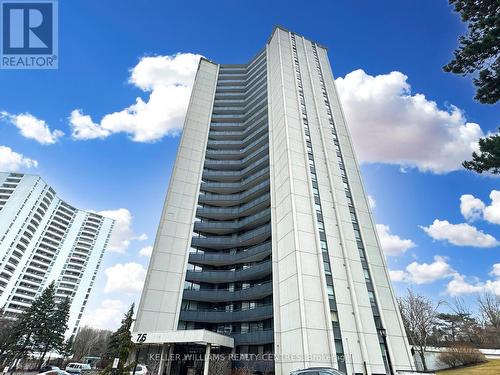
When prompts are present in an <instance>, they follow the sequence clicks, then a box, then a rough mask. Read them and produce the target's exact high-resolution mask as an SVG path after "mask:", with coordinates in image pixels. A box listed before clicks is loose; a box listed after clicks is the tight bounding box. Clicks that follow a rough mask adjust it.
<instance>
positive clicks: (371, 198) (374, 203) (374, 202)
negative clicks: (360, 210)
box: [368, 195, 377, 210]
mask: <svg viewBox="0 0 500 375" xmlns="http://www.w3.org/2000/svg"><path fill="white" fill-rule="evenodd" d="M368 204H369V205H370V208H371V209H372V210H373V209H375V207H377V202H376V201H375V198H373V197H372V196H371V195H369V196H368Z"/></svg>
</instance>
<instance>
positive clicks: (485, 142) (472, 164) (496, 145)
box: [462, 129, 500, 174]
mask: <svg viewBox="0 0 500 375" xmlns="http://www.w3.org/2000/svg"><path fill="white" fill-rule="evenodd" d="M499 130H500V129H499ZM479 151H480V152H481V153H480V154H478V153H476V152H474V153H472V160H471V161H464V162H463V163H462V165H463V166H464V168H466V169H470V170H472V171H474V172H477V173H483V172H488V171H489V172H491V173H492V174H500V132H499V133H497V134H494V135H491V136H489V137H486V138H480V139H479Z"/></svg>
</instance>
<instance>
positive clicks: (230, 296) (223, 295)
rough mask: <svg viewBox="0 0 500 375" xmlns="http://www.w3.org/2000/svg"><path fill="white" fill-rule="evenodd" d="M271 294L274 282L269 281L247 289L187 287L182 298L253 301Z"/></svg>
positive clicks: (200, 300) (209, 300)
mask: <svg viewBox="0 0 500 375" xmlns="http://www.w3.org/2000/svg"><path fill="white" fill-rule="evenodd" d="M271 294H273V283H272V282H271V281H268V282H265V283H262V284H259V285H254V286H251V287H249V288H246V289H240V290H234V291H230V290H223V289H199V290H191V289H185V290H184V294H183V296H182V299H185V300H190V301H198V302H231V301H251V300H256V299H261V298H264V297H267V296H270V295H271Z"/></svg>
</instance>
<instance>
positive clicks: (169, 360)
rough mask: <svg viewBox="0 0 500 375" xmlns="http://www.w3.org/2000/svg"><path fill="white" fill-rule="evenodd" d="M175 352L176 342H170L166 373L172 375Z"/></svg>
mask: <svg viewBox="0 0 500 375" xmlns="http://www.w3.org/2000/svg"><path fill="white" fill-rule="evenodd" d="M173 354H174V344H168V350H167V361H166V363H165V374H166V375H170V369H171V368H172V355H173Z"/></svg>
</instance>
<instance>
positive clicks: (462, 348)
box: [438, 344, 486, 367]
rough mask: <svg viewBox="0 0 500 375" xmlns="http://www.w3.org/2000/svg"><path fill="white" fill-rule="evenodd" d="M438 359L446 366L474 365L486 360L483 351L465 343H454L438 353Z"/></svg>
mask: <svg viewBox="0 0 500 375" xmlns="http://www.w3.org/2000/svg"><path fill="white" fill-rule="evenodd" d="M438 358H439V361H441V362H442V363H444V364H445V365H447V366H448V367H458V366H467V365H474V364H476V363H483V362H486V358H485V357H484V355H483V353H481V352H480V351H479V350H478V349H476V348H473V347H471V346H468V345H465V344H456V345H453V346H450V347H449V348H447V350H446V351H445V352H442V353H440V354H439V357H438Z"/></svg>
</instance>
